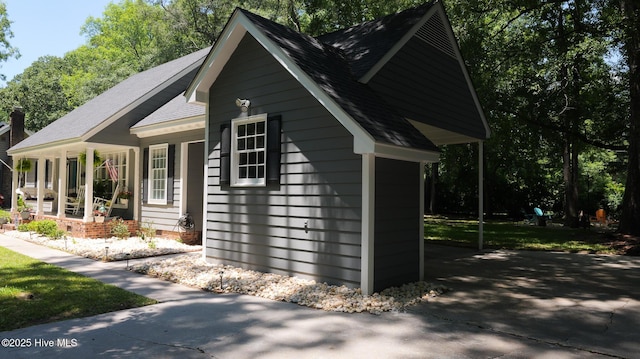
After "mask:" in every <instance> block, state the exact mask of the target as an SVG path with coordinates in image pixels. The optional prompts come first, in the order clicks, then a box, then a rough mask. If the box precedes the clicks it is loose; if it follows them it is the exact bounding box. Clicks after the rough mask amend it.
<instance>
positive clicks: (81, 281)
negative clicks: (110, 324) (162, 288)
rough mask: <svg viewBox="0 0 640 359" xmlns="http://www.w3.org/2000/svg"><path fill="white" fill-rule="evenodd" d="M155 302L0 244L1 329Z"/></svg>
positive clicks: (16, 327) (12, 328)
mask: <svg viewBox="0 0 640 359" xmlns="http://www.w3.org/2000/svg"><path fill="white" fill-rule="evenodd" d="M154 303H156V301H155V300H153V299H149V298H146V297H143V296H140V295H137V294H134V293H131V292H127V291H125V290H123V289H120V288H118V287H115V286H112V285H108V284H104V283H102V282H99V281H97V280H94V279H91V278H88V277H85V276H83V275H80V274H77V273H73V272H70V271H68V270H66V269H62V268H60V267H56V266H54V265H51V264H47V263H44V262H40V261H38V260H35V259H33V258H30V257H27V256H24V255H22V254H19V253H16V252H13V251H10V250H8V249H6V248H2V247H0V331H6V330H14V329H18V328H24V327H28V326H32V325H35V324H41V323H49V322H54V321H58V320H64V319H71V318H80V317H86V316H91V315H96V314H101V313H107V312H113V311H117V310H122V309H127V308H135V307H141V306H145V305H150V304H154Z"/></svg>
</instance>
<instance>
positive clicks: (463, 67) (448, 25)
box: [433, 2, 491, 138]
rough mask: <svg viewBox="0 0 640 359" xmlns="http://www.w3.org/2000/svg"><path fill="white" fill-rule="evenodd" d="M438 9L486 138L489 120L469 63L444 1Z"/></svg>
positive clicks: (435, 5)
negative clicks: (468, 66) (460, 45)
mask: <svg viewBox="0 0 640 359" xmlns="http://www.w3.org/2000/svg"><path fill="white" fill-rule="evenodd" d="M433 7H434V8H436V9H437V11H438V12H439V13H440V14H441V15H442V19H443V20H444V21H445V22H446V26H445V27H444V30H445V31H446V32H447V37H448V38H449V42H451V43H452V44H453V46H452V47H453V51H454V52H455V53H456V59H457V60H458V63H459V64H460V69H461V70H462V73H463V74H464V79H465V81H467V86H468V87H469V92H470V93H471V97H473V103H475V105H476V108H477V110H478V113H479V114H480V118H481V119H482V124H483V125H484V130H485V133H486V134H487V137H486V138H489V136H490V135H491V129H490V128H489V123H488V122H487V118H486V117H485V115H484V111H483V110H482V106H480V100H479V99H478V93H477V92H476V89H475V87H474V86H473V82H472V81H471V77H470V76H469V71H468V70H467V64H466V63H465V62H464V59H463V58H462V53H461V52H460V47H458V41H457V40H456V36H455V34H454V33H453V28H452V27H451V22H449V17H448V16H447V13H446V12H445V11H444V6H443V5H442V2H437V3H436V4H434V6H433Z"/></svg>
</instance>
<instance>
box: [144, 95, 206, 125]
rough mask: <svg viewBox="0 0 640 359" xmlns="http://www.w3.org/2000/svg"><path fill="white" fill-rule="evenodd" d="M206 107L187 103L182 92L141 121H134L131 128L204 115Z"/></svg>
mask: <svg viewBox="0 0 640 359" xmlns="http://www.w3.org/2000/svg"><path fill="white" fill-rule="evenodd" d="M205 112H206V108H205V107H204V106H202V105H195V104H192V103H187V101H186V100H185V98H184V93H181V94H180V95H178V96H176V97H174V98H173V100H171V101H169V102H167V103H166V104H164V105H163V106H162V107H160V108H159V109H157V110H156V111H154V112H153V113H152V114H150V115H149V116H147V117H145V118H144V119H143V120H142V121H140V122H138V123H136V124H135V125H133V127H131V128H140V127H144V126H150V125H156V124H160V123H163V122H169V121H175V120H179V119H182V118H189V117H196V116H204V115H205Z"/></svg>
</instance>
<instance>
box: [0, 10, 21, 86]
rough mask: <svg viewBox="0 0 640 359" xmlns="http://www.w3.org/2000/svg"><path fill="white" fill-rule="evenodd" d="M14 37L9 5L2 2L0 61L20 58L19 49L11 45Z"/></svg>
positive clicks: (0, 13)
mask: <svg viewBox="0 0 640 359" xmlns="http://www.w3.org/2000/svg"><path fill="white" fill-rule="evenodd" d="M12 37H13V32H11V21H9V18H8V15H7V5H6V4H5V3H4V1H0V61H7V59H9V58H10V57H16V58H17V57H20V53H19V52H18V49H16V48H15V47H13V46H11V44H10V43H9V39H10V38H12ZM0 78H1V79H2V80H4V79H5V78H6V77H5V75H3V74H0Z"/></svg>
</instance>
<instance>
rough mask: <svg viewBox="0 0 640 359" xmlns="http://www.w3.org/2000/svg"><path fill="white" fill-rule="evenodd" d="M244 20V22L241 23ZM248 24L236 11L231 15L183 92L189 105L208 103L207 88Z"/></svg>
mask: <svg viewBox="0 0 640 359" xmlns="http://www.w3.org/2000/svg"><path fill="white" fill-rule="evenodd" d="M243 20H244V21H243ZM247 22H249V21H248V19H247V18H246V17H245V16H244V15H242V13H241V12H240V11H238V10H236V12H235V13H234V14H233V15H232V17H231V19H230V20H229V24H228V26H227V27H226V28H225V29H224V30H223V32H222V34H221V35H220V37H218V40H217V41H216V43H215V44H214V46H213V49H211V52H209V55H208V56H207V58H206V59H205V60H204V63H203V64H202V66H200V70H199V71H198V73H197V74H196V76H195V78H194V79H193V81H192V82H191V84H190V85H189V87H188V88H187V90H186V91H185V97H186V98H187V102H189V103H198V104H206V103H207V102H208V101H209V88H210V87H211V85H213V83H214V82H215V81H216V79H217V78H218V75H219V74H220V72H221V71H222V68H223V67H224V65H226V63H227V61H229V58H231V55H233V53H234V51H235V50H236V48H237V47H238V44H239V43H240V40H242V38H243V37H244V34H245V33H246V32H247V30H246V26H245V24H244V23H247Z"/></svg>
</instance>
